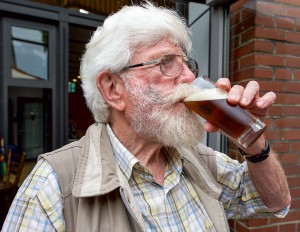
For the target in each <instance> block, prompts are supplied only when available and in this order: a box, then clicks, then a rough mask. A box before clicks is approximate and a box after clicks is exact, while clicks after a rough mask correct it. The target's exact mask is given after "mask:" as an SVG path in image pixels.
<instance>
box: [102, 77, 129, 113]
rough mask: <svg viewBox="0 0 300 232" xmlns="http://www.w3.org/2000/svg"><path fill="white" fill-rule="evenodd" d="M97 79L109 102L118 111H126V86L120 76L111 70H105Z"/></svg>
mask: <svg viewBox="0 0 300 232" xmlns="http://www.w3.org/2000/svg"><path fill="white" fill-rule="evenodd" d="M96 81H97V88H98V90H99V91H100V93H101V94H102V96H103V98H104V99H105V100H106V102H107V104H109V105H110V106H111V107H112V108H114V109H116V110H118V111H124V110H125V101H124V86H123V82H121V80H120V78H119V77H118V76H116V75H114V74H113V73H111V72H110V71H103V72H101V73H99V75H98V77H97V79H96Z"/></svg>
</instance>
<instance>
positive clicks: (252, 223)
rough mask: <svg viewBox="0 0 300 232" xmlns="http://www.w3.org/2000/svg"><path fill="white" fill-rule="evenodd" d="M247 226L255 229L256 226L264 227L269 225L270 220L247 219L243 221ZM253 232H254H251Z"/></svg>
mask: <svg viewBox="0 0 300 232" xmlns="http://www.w3.org/2000/svg"><path fill="white" fill-rule="evenodd" d="M243 221H244V222H245V224H246V225H247V226H249V227H255V226H264V225H267V224H268V222H269V219H268V218H255V219H246V220H243ZM251 231H252V230H251Z"/></svg>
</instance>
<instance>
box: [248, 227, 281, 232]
mask: <svg viewBox="0 0 300 232" xmlns="http://www.w3.org/2000/svg"><path fill="white" fill-rule="evenodd" d="M262 231H263V232H278V226H277V225H275V226H267V227H264V228H257V229H251V230H250V232H262Z"/></svg>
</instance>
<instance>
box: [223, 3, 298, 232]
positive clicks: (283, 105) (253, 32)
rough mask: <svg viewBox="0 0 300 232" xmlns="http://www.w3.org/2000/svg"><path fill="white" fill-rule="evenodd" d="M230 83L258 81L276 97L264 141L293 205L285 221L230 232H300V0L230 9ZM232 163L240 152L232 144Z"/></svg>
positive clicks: (243, 225) (255, 222) (256, 222)
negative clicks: (275, 155) (276, 157)
mask: <svg viewBox="0 0 300 232" xmlns="http://www.w3.org/2000/svg"><path fill="white" fill-rule="evenodd" d="M230 11H231V33H230V36H231V38H230V39H231V43H230V79H231V81H232V82H235V83H240V84H244V83H246V82H248V81H249V80H252V79H255V80H257V81H258V82H259V83H260V85H261V91H262V93H264V92H267V91H273V92H275V93H276V95H277V99H276V102H275V104H274V106H273V107H272V108H271V110H270V112H269V114H270V116H269V118H268V119H267V124H268V130H267V132H266V137H267V139H268V140H269V141H270V143H271V144H272V147H273V148H274V149H275V150H276V151H277V152H278V154H279V157H280V160H281V162H282V165H283V167H284V169H285V171H286V175H287V178H288V183H289V186H290V191H291V195H292V204H291V209H290V212H289V214H288V215H287V216H286V218H284V219H276V218H263V219H246V220H230V225H231V228H232V231H237V232H246V231H251V232H253V231H255V232H258V231H264V232H271V231H272V232H273V231H274V232H293V231H300V157H299V155H300V152H299V151H300V0H268V1H267V0H256V1H254V0H240V1H238V2H236V3H235V4H234V5H233V6H232V7H231V10H230ZM229 149H230V151H231V154H233V156H234V157H238V154H237V151H236V149H235V148H234V147H233V146H232V145H231V144H229Z"/></svg>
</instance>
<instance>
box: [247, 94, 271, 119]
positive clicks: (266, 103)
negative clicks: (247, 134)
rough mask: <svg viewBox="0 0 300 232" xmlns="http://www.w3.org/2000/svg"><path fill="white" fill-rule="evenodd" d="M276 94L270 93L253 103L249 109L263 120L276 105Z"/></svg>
mask: <svg viewBox="0 0 300 232" xmlns="http://www.w3.org/2000/svg"><path fill="white" fill-rule="evenodd" d="M275 100H276V94H275V93H274V92H268V93H266V94H265V95H263V96H262V97H260V98H258V99H255V100H253V101H252V103H251V105H249V106H247V109H248V110H249V111H250V112H251V113H252V114H254V115H256V116H258V117H260V118H262V117H266V115H267V114H268V111H269V109H270V107H271V106H272V104H274V103H275Z"/></svg>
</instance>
